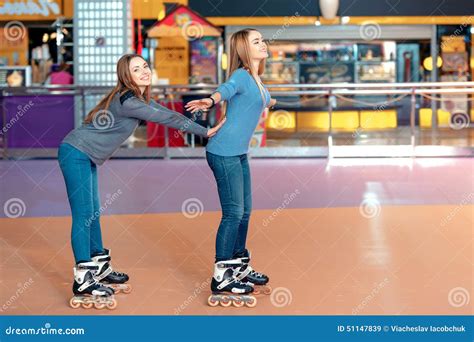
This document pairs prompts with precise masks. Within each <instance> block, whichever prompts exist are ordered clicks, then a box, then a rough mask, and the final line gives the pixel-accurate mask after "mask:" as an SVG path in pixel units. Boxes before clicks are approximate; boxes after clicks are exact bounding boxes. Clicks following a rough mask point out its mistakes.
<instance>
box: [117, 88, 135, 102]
mask: <svg viewBox="0 0 474 342" xmlns="http://www.w3.org/2000/svg"><path fill="white" fill-rule="evenodd" d="M133 97H135V98H136V96H135V94H134V93H133V91H131V90H127V91H126V92H125V93H123V94H122V95H120V104H121V105H123V103H124V102H125V101H127V100H128V99H130V98H133Z"/></svg>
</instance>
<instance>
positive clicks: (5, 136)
mask: <svg viewBox="0 0 474 342" xmlns="http://www.w3.org/2000/svg"><path fill="white" fill-rule="evenodd" d="M5 99H6V96H5V91H4V90H2V120H3V126H4V127H6V125H7V112H6V110H5ZM2 129H3V127H2ZM2 154H3V159H8V130H7V131H6V132H4V133H3V153H2Z"/></svg>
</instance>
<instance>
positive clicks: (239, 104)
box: [186, 28, 276, 306]
mask: <svg viewBox="0 0 474 342" xmlns="http://www.w3.org/2000/svg"><path fill="white" fill-rule="evenodd" d="M267 57H268V53H267V46H266V44H265V42H264V41H263V38H262V35H261V34H260V32H258V31H257V30H255V29H251V28H249V29H244V30H241V31H238V32H236V33H234V34H233V35H232V36H231V39H230V65H229V76H230V77H229V79H228V80H227V82H225V83H223V84H221V85H220V86H219V87H218V88H217V89H216V91H215V92H214V93H213V94H212V95H211V96H210V97H209V98H204V99H200V100H195V101H191V102H189V103H188V104H187V105H186V108H187V109H188V110H190V111H191V112H193V113H194V112H196V111H198V110H208V109H209V108H211V107H212V106H214V105H215V104H216V103H218V102H221V101H226V116H225V118H226V119H227V121H226V123H225V125H224V126H222V129H221V130H219V132H217V134H216V135H215V137H214V138H213V139H212V140H210V141H209V143H208V144H207V146H206V158H207V162H208V164H209V166H210V168H211V170H212V172H213V174H214V177H215V179H216V182H217V190H218V193H219V200H220V203H221V208H222V218H221V222H220V225H219V228H218V230H217V237H216V257H215V265H214V276H213V278H212V282H211V291H212V292H213V295H211V296H210V297H209V300H208V302H209V304H210V305H211V306H215V305H218V304H219V303H221V305H224V306H227V305H230V303H231V302H232V303H234V305H236V306H241V305H243V304H246V305H248V306H254V305H255V304H256V299H255V297H253V296H252V295H250V293H252V292H254V287H255V285H258V286H263V285H266V284H267V283H268V281H269V278H268V277H267V276H266V275H264V274H262V273H258V272H255V271H254V270H253V269H252V267H250V265H249V263H250V253H249V251H248V250H247V249H246V241H247V232H248V226H249V220H250V212H251V209H252V189H251V179H250V169H249V163H248V158H247V153H248V148H249V143H250V139H251V138H252V135H253V133H254V131H255V128H256V126H257V124H258V122H259V120H260V116H261V115H262V113H263V112H264V111H265V108H266V107H271V106H273V105H275V102H276V101H275V100H274V99H271V97H270V94H269V92H268V91H267V89H266V88H265V86H264V85H263V83H262V81H261V79H260V75H262V74H263V71H264V67H265V60H266V58H267ZM267 290H268V289H267ZM226 293H229V294H230V296H228V295H226Z"/></svg>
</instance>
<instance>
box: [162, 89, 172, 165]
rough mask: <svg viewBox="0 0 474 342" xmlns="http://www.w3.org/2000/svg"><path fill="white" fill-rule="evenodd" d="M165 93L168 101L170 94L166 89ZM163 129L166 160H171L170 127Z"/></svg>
mask: <svg viewBox="0 0 474 342" xmlns="http://www.w3.org/2000/svg"><path fill="white" fill-rule="evenodd" d="M163 93H164V98H165V99H167V98H168V94H167V93H166V89H163ZM163 127H164V129H165V155H164V159H170V156H169V146H170V137H169V132H168V127H167V126H163Z"/></svg>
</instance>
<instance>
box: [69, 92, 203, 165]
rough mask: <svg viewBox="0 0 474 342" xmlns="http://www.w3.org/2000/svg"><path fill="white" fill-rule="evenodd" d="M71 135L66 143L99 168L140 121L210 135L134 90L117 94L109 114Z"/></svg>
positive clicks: (97, 117) (73, 131)
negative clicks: (146, 100)
mask: <svg viewBox="0 0 474 342" xmlns="http://www.w3.org/2000/svg"><path fill="white" fill-rule="evenodd" d="M102 113H103V114H102V115H97V114H96V116H95V119H94V120H93V122H91V123H90V124H85V125H82V126H80V127H77V128H76V129H74V130H72V131H71V132H69V134H68V135H66V137H65V138H64V139H63V143H67V144H70V145H72V146H74V147H75V148H77V149H78V150H80V151H82V152H84V153H85V154H87V155H88V156H89V158H90V159H91V160H92V161H93V162H94V163H95V164H97V165H102V164H103V163H104V162H105V161H106V160H107V159H109V158H110V157H111V156H112V154H113V153H114V152H115V151H116V150H117V149H118V148H119V147H120V145H121V144H122V143H123V142H124V141H125V140H126V139H127V138H128V137H129V136H130V135H132V133H133V132H134V131H135V129H136V128H137V126H138V124H139V122H140V120H145V121H151V122H156V123H159V124H162V125H165V126H168V127H172V128H177V129H179V130H182V131H186V132H189V133H193V134H197V135H200V136H207V128H205V127H203V126H201V125H198V124H197V123H195V122H194V121H192V120H190V119H188V118H186V117H185V116H184V115H182V114H179V113H177V112H174V111H172V110H169V109H168V108H166V107H163V106H162V105H160V104H158V103H156V102H155V101H153V100H151V101H150V103H149V104H146V103H145V102H144V101H142V100H140V99H138V98H137V97H136V96H135V95H134V94H133V92H132V91H128V92H126V93H124V94H123V95H120V94H116V95H115V96H114V98H113V99H112V101H111V102H110V106H109V108H108V110H107V111H102Z"/></svg>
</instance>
